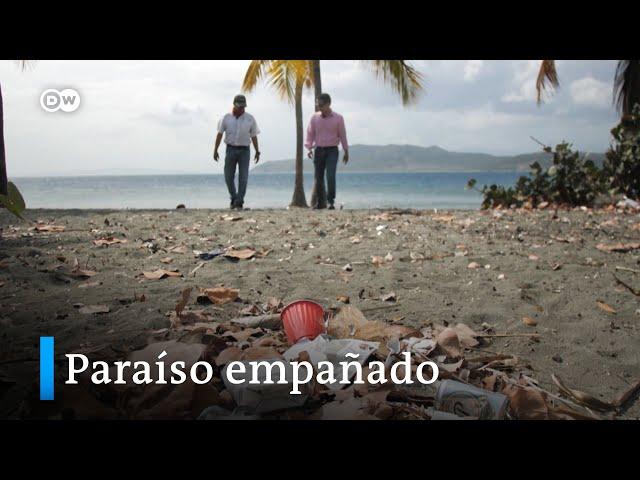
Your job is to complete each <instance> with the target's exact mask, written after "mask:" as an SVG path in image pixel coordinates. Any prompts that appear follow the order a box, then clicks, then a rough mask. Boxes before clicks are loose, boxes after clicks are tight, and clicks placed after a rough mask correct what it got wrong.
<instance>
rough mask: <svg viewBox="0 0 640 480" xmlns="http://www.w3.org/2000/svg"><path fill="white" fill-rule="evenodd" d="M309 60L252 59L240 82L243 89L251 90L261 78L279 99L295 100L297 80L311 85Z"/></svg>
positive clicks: (309, 86)
mask: <svg viewBox="0 0 640 480" xmlns="http://www.w3.org/2000/svg"><path fill="white" fill-rule="evenodd" d="M311 77H312V74H311V66H310V63H309V60H252V61H251V63H250V64H249V68H248V69H247V72H246V74H245V78H244V82H243V83H242V89H243V91H247V92H249V91H251V90H253V89H254V88H255V87H256V85H257V84H258V82H259V81H260V80H261V79H263V78H264V79H265V80H266V81H267V83H268V84H269V85H270V86H271V87H273V88H274V89H275V90H276V92H277V93H278V95H279V96H280V98H281V99H283V100H286V101H288V102H290V103H293V102H294V101H295V86H296V83H297V82H300V83H302V84H303V86H304V87H306V88H311V87H312V86H313V80H312V78H311Z"/></svg>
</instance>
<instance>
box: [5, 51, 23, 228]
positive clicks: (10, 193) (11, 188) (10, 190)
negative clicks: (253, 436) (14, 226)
mask: <svg viewBox="0 0 640 480" xmlns="http://www.w3.org/2000/svg"><path fill="white" fill-rule="evenodd" d="M20 65H21V67H22V70H24V69H25V68H26V67H27V61H26V60H21V61H20ZM0 206H4V207H5V208H7V210H9V211H10V212H11V213H13V214H15V215H16V216H18V217H21V214H22V211H23V210H24V209H25V205H24V199H23V198H22V195H21V194H20V191H19V190H18V188H17V187H16V186H15V185H14V184H13V183H11V182H9V179H8V174H7V159H6V152H5V148H4V110H3V103H2V85H0Z"/></svg>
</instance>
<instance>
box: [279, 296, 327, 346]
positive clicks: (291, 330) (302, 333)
mask: <svg viewBox="0 0 640 480" xmlns="http://www.w3.org/2000/svg"><path fill="white" fill-rule="evenodd" d="M280 318H281V319H282V324H283V325H284V331H285V333H286V334H287V339H288V340H289V342H290V343H292V344H293V343H297V342H298V341H299V340H300V339H301V338H304V337H306V338H308V339H309V340H313V339H314V338H316V337H317V336H318V335H320V334H321V333H324V308H322V305H320V304H318V303H316V302H312V301H310V300H297V301H295V302H291V303H290V304H289V305H287V306H286V307H284V308H283V309H282V312H281V313H280Z"/></svg>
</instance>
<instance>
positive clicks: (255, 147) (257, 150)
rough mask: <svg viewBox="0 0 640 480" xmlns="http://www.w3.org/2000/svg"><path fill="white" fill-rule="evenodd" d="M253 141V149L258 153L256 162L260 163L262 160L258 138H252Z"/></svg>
mask: <svg viewBox="0 0 640 480" xmlns="http://www.w3.org/2000/svg"><path fill="white" fill-rule="evenodd" d="M251 141H252V142H253V148H254V149H255V151H256V156H255V161H256V163H258V161H259V160H260V148H259V147H258V136H257V135H255V136H253V137H251Z"/></svg>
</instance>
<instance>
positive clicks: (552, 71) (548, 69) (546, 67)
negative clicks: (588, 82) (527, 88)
mask: <svg viewBox="0 0 640 480" xmlns="http://www.w3.org/2000/svg"><path fill="white" fill-rule="evenodd" d="M558 86H559V81H558V74H557V72H556V65H555V60H542V63H541V64H540V71H539V73H538V79H537V81H536V90H537V93H538V103H540V101H541V94H542V91H543V90H545V89H546V88H547V87H551V88H552V89H553V88H557V87H558ZM613 100H614V102H615V104H616V107H617V109H618V112H619V113H620V114H621V115H622V116H626V115H630V114H631V112H632V110H633V106H634V105H635V104H640V60H618V66H617V68H616V73H615V77H614V81H613Z"/></svg>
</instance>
